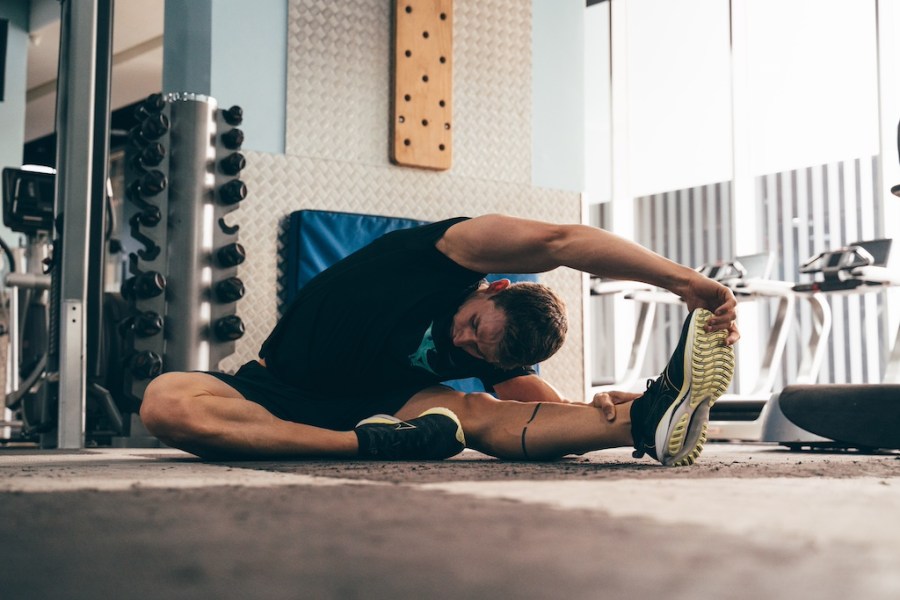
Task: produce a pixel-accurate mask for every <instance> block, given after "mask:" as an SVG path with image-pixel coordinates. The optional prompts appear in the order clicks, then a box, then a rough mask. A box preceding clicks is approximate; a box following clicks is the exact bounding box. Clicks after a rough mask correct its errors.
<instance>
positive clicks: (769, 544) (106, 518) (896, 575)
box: [0, 444, 900, 600]
mask: <svg viewBox="0 0 900 600" xmlns="http://www.w3.org/2000/svg"><path fill="white" fill-rule="evenodd" d="M898 515H900V453H896V452H893V453H883V454H859V453H854V452H822V451H817V452H791V451H788V450H787V449H782V448H779V447H776V446H768V445H730V444H710V445H708V446H707V448H706V450H705V451H704V454H703V455H702V456H701V458H700V462H699V463H698V464H697V465H694V466H693V467H689V468H681V469H665V468H662V467H658V466H656V465H655V464H654V463H653V462H651V461H650V460H649V459H646V458H645V459H642V460H640V461H636V460H634V459H633V458H631V456H630V452H629V451H627V450H624V449H623V450H613V451H603V452H595V453H591V454H587V455H585V456H582V457H576V458H570V459H566V460H562V461H557V462H548V463H518V462H503V461H497V460H494V459H490V458H488V457H486V456H484V455H481V454H478V453H476V452H472V451H468V450H467V451H466V452H464V453H463V454H461V455H460V456H458V457H456V458H454V459H452V460H448V461H444V462H422V463H416V462H409V463H369V462H346V461H288V462H235V463H205V462H201V461H199V460H196V459H195V458H193V457H191V456H189V455H187V454H183V453H181V452H178V451H175V450H169V449H143V450H139V449H131V450H84V451H78V452H63V451H37V450H29V449H17V448H6V449H0V540H2V544H0V597H2V598H4V599H7V600H19V599H23V600H26V599H27V600H35V599H43V598H54V599H56V598H65V599H81V598H85V599H87V598H91V599H93V598H128V599H131V598H167V599H179V598H186V599H187V598H190V599H196V598H217V599H218V598H254V599H265V598H291V599H298V598H315V599H328V598H341V599H343V598H348V599H352V598H367V599H379V598H415V599H420V598H428V599H431V598H454V599H459V598H479V599H480V598H499V599H506V598H516V599H519V598H542V599H543V598H566V599H579V598H604V599H617V598H623V599H624V598H628V599H631V600H634V599H638V600H640V599H644V598H648V599H657V598H666V600H671V599H679V598H684V599H691V600H695V599H696V598H729V599H740V598H748V599H749V598H753V599H758V598H792V599H796V598H816V599H817V600H828V599H831V598H834V599H838V598H840V599H841V600H844V599H846V598H866V599H881V598H884V599H888V598H890V599H891V600H895V599H896V598H898V597H900V543H898V539H900V517H898Z"/></svg>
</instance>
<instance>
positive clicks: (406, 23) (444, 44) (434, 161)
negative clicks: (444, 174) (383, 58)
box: [391, 0, 453, 170]
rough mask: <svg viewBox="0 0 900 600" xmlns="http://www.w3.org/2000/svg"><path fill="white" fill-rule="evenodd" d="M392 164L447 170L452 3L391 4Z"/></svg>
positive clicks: (402, 0)
mask: <svg viewBox="0 0 900 600" xmlns="http://www.w3.org/2000/svg"><path fill="white" fill-rule="evenodd" d="M393 82H394V98H393V111H392V120H393V126H392V127H391V160H392V161H393V162H394V163H396V164H398V165H403V166H408V167H420V168H423V169H435V170H447V169H449V168H450V165H451V162H452V156H453V153H452V148H453V145H452V141H453V120H452V116H453V102H452V97H451V96H452V92H453V0H395V1H394V73H393Z"/></svg>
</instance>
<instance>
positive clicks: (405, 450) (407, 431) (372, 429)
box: [354, 407, 466, 460]
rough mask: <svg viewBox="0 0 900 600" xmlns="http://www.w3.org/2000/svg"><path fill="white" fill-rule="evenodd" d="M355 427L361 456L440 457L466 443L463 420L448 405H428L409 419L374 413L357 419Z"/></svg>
mask: <svg viewBox="0 0 900 600" xmlns="http://www.w3.org/2000/svg"><path fill="white" fill-rule="evenodd" d="M354 431H355V432H356V437H357V438H358V439H359V456H360V458H369V459H374V460H442V459H445V458H450V457H451V456H456V455H457V454H459V453H460V452H462V451H463V449H464V448H465V447H466V437H465V435H464V434H463V429H462V424H460V422H459V419H458V418H457V416H456V415H455V414H454V413H453V411H452V410H450V409H449V408H442V407H437V408H430V409H428V410H426V411H425V412H423V413H422V414H421V415H419V416H418V417H416V418H415V419H410V420H409V421H401V420H400V419H398V418H396V417H392V416H390V415H375V416H374V417H369V418H368V419H363V420H362V421H360V422H359V423H357V424H356V428H355V429H354Z"/></svg>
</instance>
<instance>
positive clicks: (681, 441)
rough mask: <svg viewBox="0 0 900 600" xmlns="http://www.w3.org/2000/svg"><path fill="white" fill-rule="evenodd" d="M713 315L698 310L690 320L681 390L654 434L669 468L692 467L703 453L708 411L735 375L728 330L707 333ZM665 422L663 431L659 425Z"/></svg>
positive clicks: (663, 461)
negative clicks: (727, 343)
mask: <svg viewBox="0 0 900 600" xmlns="http://www.w3.org/2000/svg"><path fill="white" fill-rule="evenodd" d="M710 317H712V313H711V312H709V311H708V310H705V309H698V310H697V311H695V313H694V315H693V316H692V317H691V318H692V320H693V322H692V323H691V325H690V327H689V329H688V338H687V340H686V346H687V347H686V349H685V353H684V365H683V369H684V373H685V379H684V383H683V384H682V386H681V391H680V393H679V394H678V396H677V397H676V399H675V401H674V402H673V403H672V406H670V407H669V410H668V411H667V413H666V415H664V417H663V419H662V420H661V421H660V428H659V429H658V430H657V432H656V447H657V448H661V449H662V450H663V456H662V457H661V459H662V460H660V462H661V463H662V464H664V465H666V466H670V467H680V466H687V465H692V464H694V461H696V460H697V457H699V456H700V453H701V452H702V451H703V444H705V443H706V437H707V428H708V427H709V410H710V407H712V405H713V404H715V402H716V400H718V399H719V397H721V396H722V394H724V393H725V390H727V389H728V386H729V385H730V384H731V378H732V376H733V375H734V348H732V347H731V346H728V345H726V344H725V339H726V338H727V337H728V331H714V332H708V331H706V323H707V322H708V321H709V318H710ZM663 423H668V427H665V428H663V427H662V424H663Z"/></svg>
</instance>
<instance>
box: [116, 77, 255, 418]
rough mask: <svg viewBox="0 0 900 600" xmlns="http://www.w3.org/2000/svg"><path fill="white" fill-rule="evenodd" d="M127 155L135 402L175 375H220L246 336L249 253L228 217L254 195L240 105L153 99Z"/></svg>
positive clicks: (182, 97)
mask: <svg viewBox="0 0 900 600" xmlns="http://www.w3.org/2000/svg"><path fill="white" fill-rule="evenodd" d="M137 111H138V120H139V121H140V124H139V125H137V126H136V127H135V128H134V129H133V130H132V131H131V132H130V134H129V144H128V149H127V151H126V169H125V185H126V190H127V191H126V198H127V200H128V201H129V202H131V203H132V204H133V205H134V206H135V207H136V208H137V209H138V212H136V213H135V214H134V216H133V217H132V218H131V219H130V220H129V226H130V231H131V236H132V237H133V238H134V240H136V241H137V242H138V243H139V244H141V245H142V246H143V247H142V248H140V249H138V250H137V251H136V252H132V253H131V254H130V255H129V261H128V275H129V276H128V278H127V279H126V280H125V283H124V284H123V289H122V295H123V296H124V297H125V298H126V299H127V301H128V302H129V306H130V309H131V318H130V319H129V320H128V321H127V322H126V324H125V326H124V327H123V331H122V333H123V335H124V336H125V338H126V348H127V349H128V350H127V355H126V357H125V359H124V360H125V365H124V367H125V368H124V374H125V384H124V386H125V391H126V393H128V394H130V396H131V397H132V398H133V399H134V401H135V403H136V405H137V404H138V403H139V402H140V399H141V398H142V397H143V394H144V391H145V390H146V388H147V385H148V384H149V383H150V381H151V380H152V379H153V378H155V377H156V376H158V375H159V374H160V373H163V372H169V371H192V370H201V371H204V370H211V369H216V368H217V367H218V364H219V362H220V361H221V360H222V359H223V358H225V357H227V356H229V355H230V354H232V353H233V352H234V347H235V340H237V339H238V338H240V337H241V336H242V335H243V334H244V325H243V323H242V322H241V319H240V317H238V316H237V314H236V308H237V301H238V300H240V298H241V297H242V296H243V295H244V284H243V282H242V281H241V280H240V278H238V277H237V266H238V265H239V264H241V263H242V262H243V261H244V258H245V252H244V248H243V246H241V244H240V243H239V242H238V230H239V227H238V226H237V225H233V224H229V223H228V221H227V218H228V216H229V214H230V213H232V212H233V211H235V210H236V209H237V208H238V207H239V204H240V202H241V201H242V200H244V198H246V196H247V186H246V185H245V184H244V182H243V181H241V179H240V178H239V176H240V172H241V170H242V169H243V168H244V166H245V159H244V156H243V155H242V154H241V153H240V152H239V150H240V148H241V144H242V143H243V139H244V134H243V132H242V131H241V129H239V128H238V125H240V124H241V121H242V116H243V115H242V111H241V109H240V107H237V106H233V107H231V108H229V109H227V110H220V109H218V107H217V103H216V100H215V99H214V98H210V97H208V96H203V95H199V94H167V95H165V96H163V95H160V94H154V95H152V96H150V97H148V98H147V99H146V100H145V101H144V102H143V103H142V104H141V105H140V106H139V108H138V109H137Z"/></svg>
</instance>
